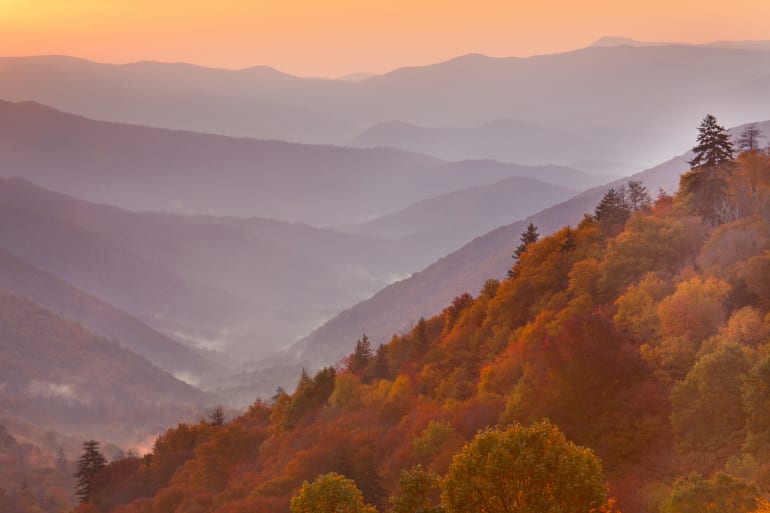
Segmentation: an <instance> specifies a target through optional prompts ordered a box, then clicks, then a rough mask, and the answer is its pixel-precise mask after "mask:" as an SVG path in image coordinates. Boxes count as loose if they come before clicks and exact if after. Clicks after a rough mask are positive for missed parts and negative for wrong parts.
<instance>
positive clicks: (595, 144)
mask: <svg viewBox="0 0 770 513" xmlns="http://www.w3.org/2000/svg"><path fill="white" fill-rule="evenodd" d="M350 145H351V146H354V147H357V148H379V147H391V148H401V149H404V150H409V151H414V152H417V153H424V154H426V155H433V156H435V157H439V158H442V159H446V160H466V159H483V158H487V159H494V160H498V161H501V162H518V163H524V164H538V163H543V162H549V163H552V164H567V165H571V164H572V163H574V162H579V161H586V160H591V159H593V158H594V157H595V156H596V155H597V154H602V153H604V154H607V153H609V152H610V148H603V145H604V140H603V139H602V138H595V137H591V136H590V135H587V134H581V133H580V131H574V132H568V131H566V130H558V129H551V128H546V127H543V126H538V125H534V124H532V123H525V122H522V121H518V120H515V119H498V120H494V121H492V122H489V123H486V124H484V125H481V126H477V127H471V128H457V127H438V128H434V127H421V126H416V125H412V124H409V123H404V122H401V121H390V122H386V123H380V124H378V125H375V126H373V127H370V128H368V129H367V130H365V131H364V132H363V133H361V134H360V135H358V136H357V137H356V138H354V139H353V140H352V141H351V142H350ZM591 167H595V168H600V166H598V165H597V166H591ZM614 167H615V169H612V167H610V169H609V170H610V171H611V172H616V173H617V172H619V171H620V169H618V168H619V167H621V166H619V165H617V164H616V166H614ZM607 171H608V169H607V166H604V167H603V168H601V169H594V172H595V173H594V174H599V175H602V174H604V173H606V172H607ZM620 174H622V172H620ZM608 180H609V179H608V178H606V177H605V178H602V177H601V176H599V177H597V178H596V180H595V184H597V185H598V184H599V183H600V182H606V181H608ZM561 184H562V185H568V186H570V185H572V186H580V185H583V184H584V182H582V181H581V182H580V183H577V182H576V181H574V179H573V180H569V181H568V180H567V179H564V180H563V181H562V182H561Z"/></svg>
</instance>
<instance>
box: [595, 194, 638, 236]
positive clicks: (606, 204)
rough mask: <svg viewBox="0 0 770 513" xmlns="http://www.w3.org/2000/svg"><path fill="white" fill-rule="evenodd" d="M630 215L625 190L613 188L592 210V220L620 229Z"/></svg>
mask: <svg viewBox="0 0 770 513" xmlns="http://www.w3.org/2000/svg"><path fill="white" fill-rule="evenodd" d="M635 187H636V186H635ZM637 190H638V188H637ZM645 192H646V191H645ZM630 215H631V208H630V206H629V205H628V203H627V202H626V193H625V188H621V189H615V188H614V187H613V188H611V189H610V190H608V191H607V192H606V193H604V196H603V197H602V199H601V201H600V202H599V204H598V205H596V208H595V209H594V218H596V220H597V221H599V222H601V223H603V224H605V225H610V226H620V227H622V226H623V225H625V223H626V221H627V220H628V217H629V216H630Z"/></svg>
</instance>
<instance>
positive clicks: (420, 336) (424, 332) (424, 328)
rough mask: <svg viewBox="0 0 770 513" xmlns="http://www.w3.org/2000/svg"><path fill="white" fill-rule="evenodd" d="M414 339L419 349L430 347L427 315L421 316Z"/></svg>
mask: <svg viewBox="0 0 770 513" xmlns="http://www.w3.org/2000/svg"><path fill="white" fill-rule="evenodd" d="M414 341H415V345H416V346H417V349H418V350H419V351H424V350H426V349H427V348H428V323H427V322H425V317H420V320H419V321H417V326H415V327H414Z"/></svg>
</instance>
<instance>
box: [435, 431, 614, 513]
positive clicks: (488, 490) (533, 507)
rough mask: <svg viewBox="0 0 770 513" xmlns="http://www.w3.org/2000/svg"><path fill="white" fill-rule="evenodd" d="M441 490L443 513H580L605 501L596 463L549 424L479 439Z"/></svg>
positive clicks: (462, 455) (491, 433) (454, 464)
mask: <svg viewBox="0 0 770 513" xmlns="http://www.w3.org/2000/svg"><path fill="white" fill-rule="evenodd" d="M442 487H443V494H442V502H443V504H444V506H445V507H446V510H447V512H449V513H466V512H470V511H483V512H485V513H510V512H518V513H543V512H548V511H553V512H556V511H558V512H560V513H586V512H587V511H588V510H589V509H590V508H592V507H599V506H601V505H602V504H604V503H605V502H606V498H607V497H606V493H607V486H606V483H605V479H604V473H603V472H602V466H601V463H600V462H599V459H598V458H597V457H596V456H595V455H594V454H593V452H591V450H589V449H586V448H583V447H578V446H576V445H574V444H573V443H571V442H568V441H567V440H566V439H565V438H564V435H562V434H561V432H560V431H559V430H558V429H557V428H556V426H554V425H553V424H551V423H550V422H549V421H542V422H540V423H537V424H533V425H532V426H531V427H523V426H521V425H516V426H513V427H510V428H508V429H506V430H503V431H501V430H495V429H490V430H487V431H484V432H482V433H479V434H478V435H476V436H475V437H474V439H473V440H472V441H471V442H469V443H468V444H466V446H465V447H464V448H463V450H462V451H461V452H460V454H458V455H457V456H455V458H454V460H453V461H452V464H451V466H450V467H449V471H448V472H447V475H446V477H445V479H444V482H443V486H442Z"/></svg>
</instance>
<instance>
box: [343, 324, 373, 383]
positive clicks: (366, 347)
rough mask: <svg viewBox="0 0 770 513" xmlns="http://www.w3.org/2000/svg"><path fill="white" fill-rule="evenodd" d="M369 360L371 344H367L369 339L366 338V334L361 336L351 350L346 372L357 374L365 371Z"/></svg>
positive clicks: (370, 357)
mask: <svg viewBox="0 0 770 513" xmlns="http://www.w3.org/2000/svg"><path fill="white" fill-rule="evenodd" d="M371 359H372V343H371V342H369V337H367V336H366V333H364V334H363V336H362V337H361V338H360V339H358V341H357V342H356V347H355V349H354V350H353V354H352V355H351V356H350V362H349V363H348V370H349V371H350V372H352V373H353V374H359V373H361V372H363V371H364V370H365V369H366V367H367V366H368V365H369V361H370V360H371Z"/></svg>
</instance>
